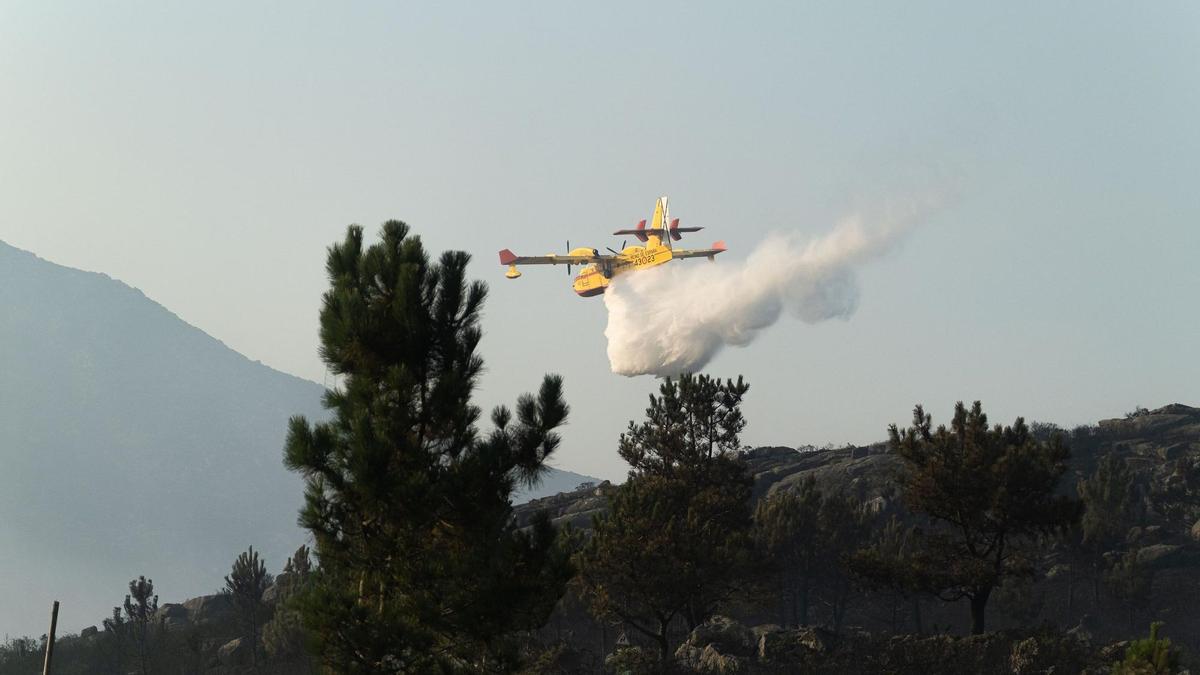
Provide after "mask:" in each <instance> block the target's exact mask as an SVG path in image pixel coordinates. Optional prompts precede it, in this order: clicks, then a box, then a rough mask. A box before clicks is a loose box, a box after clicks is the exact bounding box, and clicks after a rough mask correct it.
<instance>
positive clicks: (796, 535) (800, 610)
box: [754, 476, 870, 630]
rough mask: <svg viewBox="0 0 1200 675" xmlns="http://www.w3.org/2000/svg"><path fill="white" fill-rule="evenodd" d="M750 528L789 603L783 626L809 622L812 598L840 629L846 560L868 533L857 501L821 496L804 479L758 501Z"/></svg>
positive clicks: (848, 585)
mask: <svg viewBox="0 0 1200 675" xmlns="http://www.w3.org/2000/svg"><path fill="white" fill-rule="evenodd" d="M754 524H755V527H754V537H755V540H756V542H757V544H758V547H759V550H760V551H761V552H762V553H763V556H764V558H766V559H768V560H770V561H771V567H772V569H773V571H774V575H773V576H774V577H775V579H776V580H777V582H778V586H779V589H780V591H782V592H781V595H782V596H784V597H786V598H788V599H789V600H790V603H789V607H790V612H789V618H788V621H789V622H790V623H791V624H792V625H804V624H807V623H809V607H810V606H811V605H812V600H813V599H814V597H813V596H814V594H816V595H819V596H820V597H821V598H822V599H823V600H825V601H826V604H828V605H829V607H830V608H831V609H832V616H831V619H832V620H831V623H832V624H833V625H834V627H835V630H836V629H837V628H838V627H840V625H841V619H842V615H843V613H844V611H845V608H846V602H847V600H848V599H849V593H850V590H851V588H852V583H851V581H852V580H851V577H850V573H849V569H850V568H849V562H850V556H851V555H852V554H853V553H854V552H855V551H856V550H857V549H858V548H859V547H860V546H861V545H862V544H863V543H864V541H865V539H866V537H867V536H868V534H869V531H870V522H869V519H868V518H867V516H866V514H865V513H864V511H863V508H862V505H861V504H859V503H858V500H856V499H853V498H849V497H844V496H842V495H836V494H835V495H823V494H822V493H821V491H820V490H818V489H817V486H816V480H815V479H814V478H813V477H812V476H809V477H808V478H807V479H806V480H804V481H803V482H802V483H801V484H800V487H799V489H798V490H796V491H789V492H780V493H776V494H774V495H772V496H770V497H768V498H766V499H763V500H761V501H760V502H759V503H758V505H757V507H756V508H755V512H754Z"/></svg>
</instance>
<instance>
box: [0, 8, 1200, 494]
mask: <svg viewBox="0 0 1200 675" xmlns="http://www.w3.org/2000/svg"><path fill="white" fill-rule="evenodd" d="M1198 183H1200V5H1196V4H1195V3H1181V2H1178V3H1171V2H1160V3H1122V4H1115V3H1093V2H1089V3H1065V2H1055V3H1045V2H1027V3H987V4H983V3H979V4H976V5H968V4H967V3H961V2H944V3H928V2H923V3H913V2H905V3H899V2H896V3H869V4H850V3H821V4H800V3H791V2H787V3H758V4H749V3H736V4H735V3H728V4H723V5H713V4H708V3H695V2H687V3H674V4H657V5H647V4H645V3H587V4H583V3H564V2H546V3H540V4H530V3H486V4H485V3H479V4H471V5H468V4H450V3H420V4H418V3H412V4H410V5H405V6H401V5H399V4H398V3H390V2H388V3H354V4H350V3H317V2H310V3H299V2H286V3H284V2H279V3H265V2H264V3H244V2H237V3H234V2H204V3H190V4H184V3H163V2H141V3H129V2H125V3H119V2H106V3H93V2H78V3H49V2H41V1H39V2H14V1H12V0H0V239H2V240H4V241H7V242H9V243H11V244H13V245H15V246H18V247H21V248H26V249H29V250H32V251H34V252H36V253H38V254H39V255H41V256H43V257H45V258H47V259H49V260H52V261H55V262H58V263H62V264H65V265H70V266H73V267H80V268H84V269H88V270H96V271H103V272H106V273H108V274H110V275H111V276H114V277H116V278H119V279H122V280H123V281H126V282H127V283H129V284H131V285H134V286H136V287H138V288H140V289H142V290H143V291H144V292H145V293H146V294H147V295H148V296H150V297H151V298H153V299H155V300H157V301H159V302H161V303H162V304H164V305H166V306H167V307H168V308H170V309H171V310H173V311H174V312H176V313H177V314H179V315H180V316H182V317H183V318H184V319H186V320H187V321H189V322H191V323H193V324H195V325H197V326H199V327H200V328H202V329H204V330H205V331H207V332H209V333H211V334H212V335H214V336H216V337H218V338H220V339H221V340H223V341H225V342H226V343H227V344H229V345H230V346H231V347H233V348H234V349H237V350H238V351H241V352H242V353H244V354H246V355H247V356H249V357H251V358H254V359H259V360H261V361H263V362H265V363H267V364H269V365H272V366H274V367H276V368H279V369H281V370H285V371H288V372H291V373H295V374H298V375H301V376H304V377H308V378H311V379H314V380H317V381H321V380H322V378H323V374H324V373H323V367H322V365H321V364H320V362H319V360H318V358H317V356H316V343H317V339H316V315H317V310H318V306H319V297H320V294H321V292H322V291H323V290H324V288H325V286H326V280H325V278H324V273H323V260H324V250H325V247H326V246H327V245H328V244H329V243H331V242H332V241H334V240H336V239H339V238H340V237H341V236H342V234H343V232H344V227H345V225H346V224H348V223H351V222H358V223H361V224H363V225H364V226H366V227H367V228H368V230H370V231H374V230H375V228H376V227H377V226H378V224H379V223H380V222H382V221H383V220H385V219H387V218H400V219H403V220H406V221H408V222H409V223H410V224H411V225H413V226H414V228H415V229H416V230H417V232H419V233H420V234H421V235H422V236H423V238H424V239H425V240H426V242H427V243H428V245H429V246H430V247H431V248H432V249H434V250H435V251H437V250H441V249H444V248H449V247H453V248H462V249H465V250H468V251H470V252H472V253H473V254H475V256H476V257H475V263H474V265H473V270H472V271H473V273H474V275H475V276H476V277H478V278H482V279H486V280H487V281H488V282H489V283H490V284H491V288H492V294H491V300H490V302H489V303H488V306H487V315H486V320H485V324H484V326H485V330H486V338H485V340H484V343H483V353H484V357H485V358H486V360H487V363H488V373H487V375H486V377H485V379H484V382H483V386H482V390H481V392H480V399H481V402H482V403H484V404H485V405H488V406H490V405H491V404H493V403H496V402H501V401H511V400H512V399H514V398H515V396H516V394H517V393H519V392H520V391H524V390H527V389H530V388H533V387H535V386H536V385H537V382H538V380H539V379H540V377H541V374H542V373H544V372H547V371H554V372H560V373H562V374H563V375H564V376H565V378H566V385H567V394H568V398H569V401H570V403H571V404H572V405H573V408H574V412H573V414H572V419H571V425H570V426H569V427H568V428H567V429H566V431H565V434H564V435H565V443H564V444H563V448H562V451H561V453H560V456H559V457H558V458H557V462H556V463H557V464H558V465H559V466H562V467H564V468H568V469H571V470H575V471H580V472H583V473H590V474H593V475H599V476H602V477H608V478H618V477H620V476H622V475H623V474H624V470H625V469H624V467H623V465H622V464H621V462H620V460H619V458H618V457H617V455H616V449H615V445H616V437H617V435H618V433H619V432H620V431H621V429H622V428H623V427H624V425H625V423H626V421H627V420H629V419H630V418H633V417H638V416H639V415H640V414H641V410H642V409H643V408H644V406H645V397H646V394H648V393H649V392H651V391H652V390H654V388H655V387H656V386H657V383H656V382H655V381H654V380H652V379H649V378H638V379H625V378H621V377H618V376H615V375H612V374H610V373H609V372H608V364H607V361H606V358H605V340H604V336H603V329H604V323H605V311H604V306H603V303H602V301H601V300H600V299H593V300H583V299H579V298H577V297H575V296H574V294H572V293H571V291H570V288H569V280H568V278H567V276H566V275H565V274H564V273H563V270H561V269H557V268H548V269H529V270H528V271H527V273H526V275H525V276H524V277H523V278H522V279H520V280H519V281H516V282H509V281H507V280H505V279H504V278H503V269H502V268H501V267H500V266H499V265H498V264H497V262H496V251H497V250H498V249H500V248H504V247H511V248H513V249H514V250H516V251H519V252H529V253H533V254H540V253H544V252H547V251H557V250H560V249H561V248H562V247H563V245H564V240H565V239H568V238H569V239H570V240H571V242H572V244H577V245H584V244H591V245H594V246H597V247H602V246H605V245H615V244H616V243H617V240H616V239H615V238H612V237H609V236H607V233H608V232H611V231H612V230H614V229H617V228H620V227H628V226H630V225H632V224H633V223H635V222H637V220H639V219H641V218H645V217H648V216H649V212H650V210H651V208H652V206H653V202H654V199H655V197H657V196H658V195H660V194H669V195H670V196H671V203H672V210H673V215H676V216H680V217H682V218H683V220H684V222H685V223H687V224H693V225H703V226H705V227H706V228H708V229H706V231H705V232H704V233H702V235H703V236H702V237H701V242H700V243H707V242H709V241H711V240H712V239H717V238H723V239H725V240H726V241H727V242H728V244H729V246H730V249H731V251H730V253H729V254H727V256H728V257H729V258H731V259H736V258H738V257H742V256H744V255H746V253H748V252H749V251H750V250H751V249H753V247H754V246H755V245H756V244H757V243H758V241H760V240H761V239H762V238H763V236H764V235H765V234H766V233H767V232H769V231H772V230H784V231H799V232H802V233H811V234H813V235H818V234H820V233H823V232H825V231H826V230H828V229H829V228H830V227H831V226H832V225H833V223H834V222H836V220H837V219H838V218H839V217H842V216H844V215H846V214H848V213H850V212H852V211H854V210H855V209H858V208H861V207H867V208H871V207H873V206H875V205H878V204H879V203H881V201H886V200H888V199H904V198H906V197H908V196H911V195H914V194H916V195H923V194H926V193H930V192H933V193H937V194H939V195H951V196H952V198H951V199H949V200H948V201H947V202H946V204H945V206H944V207H943V208H942V209H940V210H939V211H937V212H936V213H934V214H932V216H931V217H930V218H929V219H928V220H927V222H925V223H924V224H923V225H922V226H921V227H919V228H918V229H917V230H916V231H915V232H914V233H913V234H912V235H911V236H910V237H909V239H908V241H907V242H906V243H905V245H904V246H903V247H902V248H901V249H900V250H898V251H896V252H895V253H894V254H892V255H891V256H889V257H888V258H887V259H885V260H883V261H880V262H878V263H876V264H874V265H872V266H871V267H869V268H867V269H866V270H864V273H863V274H862V277H861V281H862V302H861V305H860V307H859V311H858V313H857V315H855V316H854V317H853V318H851V319H850V320H849V321H848V322H840V321H839V322H833V323H828V324H823V325H818V326H808V325H805V324H802V323H799V322H797V321H794V320H790V319H785V320H784V321H782V322H781V323H780V324H778V325H777V326H775V327H774V328H773V329H771V330H770V331H768V332H767V334H766V335H765V336H764V337H763V339H761V340H760V341H758V342H756V343H755V344H754V345H752V346H751V347H749V348H747V349H739V350H729V351H726V352H724V353H722V354H721V355H720V356H719V357H718V358H717V359H716V361H715V362H714V363H713V364H711V366H710V368H709V369H708V371H709V372H711V373H713V374H716V375H722V376H736V375H737V374H739V373H741V374H744V375H745V376H746V377H747V379H748V380H749V381H750V383H751V386H752V389H751V393H750V395H749V399H748V402H747V406H746V412H747V415H748V417H749V419H750V427H749V428H748V430H747V433H746V440H747V441H748V442H750V443H752V444H786V445H796V444H800V443H814V444H818V445H820V444H824V443H826V442H833V443H842V442H846V441H854V442H866V441H871V440H876V439H880V438H882V437H883V435H884V430H885V428H886V425H887V424H888V423H890V422H893V421H898V422H903V421H906V420H907V418H908V415H909V410H910V408H911V406H912V405H913V404H914V403H916V402H924V403H925V404H927V406H928V407H929V408H930V409H931V410H932V411H933V412H934V414H935V418H936V417H942V418H944V417H945V416H946V415H947V414H948V412H949V410H950V408H951V406H952V405H953V403H954V401H956V400H958V399H968V400H969V399H975V398H980V399H982V400H983V401H984V405H985V409H987V410H988V411H989V412H991V413H992V416H993V419H996V420H1004V421H1009V420H1011V418H1012V417H1013V416H1015V415H1017V414H1023V415H1026V416H1027V417H1030V418H1035V419H1045V420H1054V421H1058V422H1061V423H1068V424H1069V423H1079V422H1085V421H1094V420H1095V419H1097V418H1099V417H1105V416H1115V415H1119V414H1121V413H1123V412H1124V411H1126V410H1129V409H1131V408H1132V407H1134V406H1135V405H1147V406H1157V405H1161V404H1165V403H1168V402H1173V401H1181V402H1185V403H1191V404H1197V403H1200V359H1197V356H1196V346H1197V344H1200V312H1198V311H1197V297H1198V292H1200V265H1198V264H1197V261H1198V258H1200V228H1198V226H1200V188H1198Z"/></svg>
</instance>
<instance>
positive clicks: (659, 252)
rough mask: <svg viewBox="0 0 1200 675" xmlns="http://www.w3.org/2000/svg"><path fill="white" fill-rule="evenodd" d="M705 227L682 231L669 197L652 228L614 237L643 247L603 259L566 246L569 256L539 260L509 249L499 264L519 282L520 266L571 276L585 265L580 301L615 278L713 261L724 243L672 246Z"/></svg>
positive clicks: (657, 208)
mask: <svg viewBox="0 0 1200 675" xmlns="http://www.w3.org/2000/svg"><path fill="white" fill-rule="evenodd" d="M702 229H704V228H702V227H680V226H679V219H678V218H674V219H672V218H671V212H670V208H669V205H668V202H667V198H666V197H660V198H659V200H658V202H657V203H656V204H655V205H654V217H653V220H651V221H650V227H646V221H644V220H643V221H641V222H639V223H638V224H637V227H636V228H634V229H629V230H617V231H616V232H614V233H613V234H615V235H632V236H633V237H635V238H636V239H637V240H638V241H640V242H642V243H643V244H645V245H644V246H636V245H635V246H625V245H624V244H622V246H621V250H620V251H614V250H613V249H611V248H610V249H608V250H609V251H611V255H610V254H604V255H602V254H601V253H600V251H599V250H598V249H594V248H586V247H579V248H574V249H572V248H571V244H570V242H567V250H568V253H567V254H566V255H556V254H553V253H550V254H546V255H539V256H519V255H517V254H515V253H513V252H512V251H510V250H509V249H504V250H502V251H500V264H501V265H504V266H506V267H508V271H507V272H505V273H504V276H506V277H508V278H509V279H516V278H517V277H519V276H521V272H520V270H518V269H517V265H566V266H567V272H568V274H569V273H570V270H571V265H582V268H581V269H580V270H579V274H577V275H575V280H574V282H573V283H572V287H573V288H574V290H575V292H576V293H577V294H579V295H580V296H581V297H585V298H589V297H592V296H595V295H600V294H601V293H604V291H606V290H607V289H608V285H609V284H610V283H611V282H612V280H613V278H614V277H617V276H619V275H621V274H624V273H626V272H632V271H636V270H643V269H649V268H651V267H657V266H659V265H664V264H666V263H668V262H670V261H672V260H675V259H677V258H708V259H709V260H710V261H711V260H714V259H715V258H716V256H717V254H718V253H722V252H724V251H725V250H726V248H725V242H724V241H718V242H716V243H714V244H713V245H712V248H698V249H680V248H675V247H673V246H672V245H671V242H672V241H679V240H680V239H682V238H683V233H685V232H699V231H700V230H702Z"/></svg>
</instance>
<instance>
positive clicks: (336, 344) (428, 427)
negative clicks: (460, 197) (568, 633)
mask: <svg viewBox="0 0 1200 675" xmlns="http://www.w3.org/2000/svg"><path fill="white" fill-rule="evenodd" d="M469 259H470V257H469V256H468V255H467V254H465V253H461V252H447V253H444V254H443V255H442V256H441V258H440V260H439V261H438V262H431V261H430V260H429V258H428V256H427V255H426V253H425V250H424V247H423V246H422V245H421V241H420V239H419V238H418V237H416V236H410V234H409V228H408V226H407V225H405V224H404V223H401V222H398V221H389V222H387V223H385V224H384V225H383V227H382V229H381V231H380V241H379V242H378V243H376V244H373V245H371V246H370V247H369V248H365V247H364V245H363V237H362V230H361V228H359V227H357V226H352V227H350V228H349V230H348V232H347V234H346V238H345V240H344V241H343V242H342V243H340V244H337V245H334V246H332V247H331V248H330V249H329V255H328V261H327V264H326V270H327V272H328V276H329V281H330V288H329V290H328V291H327V292H326V293H325V296H324V299H323V304H322V309H321V316H320V326H321V330H320V335H321V356H322V358H323V359H324V361H325V363H326V364H327V366H328V367H329V369H330V370H331V371H332V372H333V373H334V374H336V375H338V376H339V378H340V386H339V387H338V388H337V389H334V390H331V391H328V392H327V393H326V397H325V405H326V407H327V408H328V409H329V410H330V411H332V413H333V419H332V420H331V421H329V422H324V423H319V424H309V422H307V421H306V420H304V419H303V418H295V419H293V420H292V421H291V425H290V427H289V430H288V438H287V445H286V452H285V463H286V464H287V466H288V467H289V468H290V469H292V470H294V471H298V472H300V473H301V474H302V475H303V476H304V478H305V483H306V491H305V507H304V509H303V510H302V512H301V515H300V522H301V524H302V525H303V526H304V527H306V528H308V529H309V530H310V531H311V532H312V534H313V537H314V538H315V541H316V555H317V558H318V561H319V570H318V572H317V573H316V574H315V575H314V582H313V584H312V588H311V590H309V591H307V592H306V593H305V598H304V601H303V603H302V604H301V612H302V616H303V618H304V623H305V625H306V627H307V628H308V629H309V630H310V632H311V634H312V636H313V638H314V640H315V642H316V645H315V646H316V648H317V651H318V653H319V655H320V658H321V659H322V660H323V662H324V663H325V664H326V665H327V666H329V667H331V668H333V669H335V670H339V671H355V672H428V671H433V670H449V671H457V670H464V669H483V668H486V669H490V670H508V669H512V668H514V667H515V663H516V656H515V654H514V650H513V648H512V641H511V640H510V639H509V636H510V634H511V633H512V632H513V631H517V630H522V629H529V628H535V627H538V626H540V625H541V623H543V622H544V621H545V619H546V616H547V615H548V614H549V612H550V610H551V609H552V608H553V606H554V604H555V602H556V601H557V599H558V597H559V596H560V595H561V593H562V589H563V585H564V583H565V579H566V578H567V576H568V571H569V566H568V564H567V556H566V553H565V552H563V551H561V550H560V549H559V547H558V545H557V538H556V534H555V532H554V529H553V528H552V527H551V525H550V523H549V520H548V518H546V517H544V516H543V517H541V518H539V519H537V520H536V522H535V523H534V524H533V525H532V526H531V527H530V528H528V529H527V530H518V529H517V528H516V526H515V525H514V523H513V520H512V516H511V514H512V507H511V498H512V494H513V490H514V487H515V484H516V482H517V481H519V480H521V481H526V482H530V481H535V480H537V478H538V477H539V476H540V475H541V473H542V472H543V471H544V470H545V461H546V459H547V458H548V457H549V456H550V455H551V454H553V452H554V451H555V449H556V448H557V447H558V443H559V439H558V436H557V435H556V434H555V432H554V430H555V429H556V428H557V427H558V426H559V425H560V424H562V423H563V422H564V421H565V420H566V416H567V406H566V403H565V402H564V401H563V398H562V380H561V379H560V378H558V377H554V376H548V377H546V378H545V379H544V381H543V382H542V386H541V389H540V391H539V393H538V395H537V396H531V395H524V396H521V397H520V399H519V400H518V402H517V407H516V415H515V419H514V415H513V413H511V412H510V411H509V410H508V409H507V408H504V407H499V408H497V409H495V411H494V412H493V413H492V418H491V421H492V424H493V427H494V428H493V430H492V431H491V432H489V433H487V434H483V435H481V434H480V432H479V431H478V429H477V427H476V422H477V421H478V418H479V409H478V408H477V407H475V406H474V405H472V404H471V396H472V393H473V391H474V389H475V385H476V380H477V378H478V376H479V373H480V371H481V369H482V368H483V361H482V359H481V358H480V357H479V355H477V354H476V351H475V350H476V347H477V346H478V344H479V340H480V338H481V337H482V332H481V331H480V328H479V325H478V324H479V313H480V309H481V308H482V306H483V302H484V298H485V296H486V287H485V286H484V284H482V283H481V282H474V283H468V282H467V280H466V266H467V262H468V260H469Z"/></svg>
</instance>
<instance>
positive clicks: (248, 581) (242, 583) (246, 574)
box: [221, 546, 271, 666]
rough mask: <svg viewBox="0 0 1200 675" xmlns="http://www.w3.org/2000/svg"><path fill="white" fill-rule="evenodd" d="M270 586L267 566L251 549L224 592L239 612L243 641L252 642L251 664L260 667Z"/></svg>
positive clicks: (238, 563)
mask: <svg viewBox="0 0 1200 675" xmlns="http://www.w3.org/2000/svg"><path fill="white" fill-rule="evenodd" d="M270 585H271V575H270V574H267V566H266V563H264V562H263V561H262V560H259V558H258V552H256V551H255V550H254V547H253V546H251V547H250V548H249V549H248V550H247V551H245V552H243V553H241V554H240V555H238V557H237V560H235V561H234V562H233V569H232V571H230V573H229V574H228V575H227V576H226V577H225V588H224V589H222V591H221V592H222V593H223V594H224V595H225V598H226V599H227V600H228V602H229V604H230V605H232V606H233V608H234V610H235V611H236V612H237V615H238V621H239V623H240V624H241V628H242V639H244V640H246V641H247V642H249V643H250V663H251V664H252V665H254V666H257V665H258V635H259V630H258V628H259V625H260V623H261V621H262V619H263V618H264V615H265V614H266V606H265V604H264V603H263V593H266V591H267V588H268V587H270Z"/></svg>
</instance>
